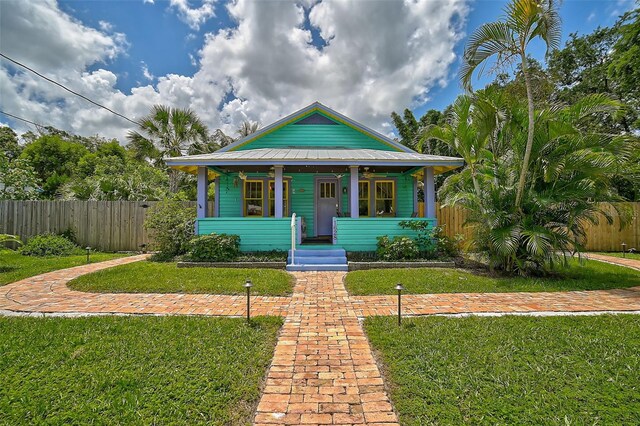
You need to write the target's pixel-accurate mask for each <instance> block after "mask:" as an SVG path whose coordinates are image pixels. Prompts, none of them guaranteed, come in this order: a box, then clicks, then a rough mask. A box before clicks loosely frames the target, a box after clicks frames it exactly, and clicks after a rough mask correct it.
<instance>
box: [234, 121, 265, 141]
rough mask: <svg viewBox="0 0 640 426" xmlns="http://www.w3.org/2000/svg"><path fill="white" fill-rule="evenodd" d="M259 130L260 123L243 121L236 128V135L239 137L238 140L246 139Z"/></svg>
mask: <svg viewBox="0 0 640 426" xmlns="http://www.w3.org/2000/svg"><path fill="white" fill-rule="evenodd" d="M259 128H260V123H258V122H257V121H248V120H245V121H243V122H242V124H241V125H240V127H239V128H238V135H239V136H240V139H242V138H246V137H247V136H249V135H250V134H252V133H255V132H257V131H258V129H259Z"/></svg>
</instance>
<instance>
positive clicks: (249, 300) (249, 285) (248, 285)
mask: <svg viewBox="0 0 640 426" xmlns="http://www.w3.org/2000/svg"><path fill="white" fill-rule="evenodd" d="M251 287H253V283H252V282H251V280H250V279H249V278H247V280H246V281H245V283H244V288H246V289H247V322H249V321H251Z"/></svg>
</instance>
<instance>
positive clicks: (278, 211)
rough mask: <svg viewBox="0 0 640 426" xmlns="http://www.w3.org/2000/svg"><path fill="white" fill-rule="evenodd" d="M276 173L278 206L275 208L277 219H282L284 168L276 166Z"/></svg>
mask: <svg viewBox="0 0 640 426" xmlns="http://www.w3.org/2000/svg"><path fill="white" fill-rule="evenodd" d="M273 169H274V171H275V180H276V186H275V196H276V200H275V203H276V206H275V217H277V218H281V217H282V207H283V206H282V201H283V200H282V198H283V196H282V186H283V185H282V169H283V167H282V166H274V168H273Z"/></svg>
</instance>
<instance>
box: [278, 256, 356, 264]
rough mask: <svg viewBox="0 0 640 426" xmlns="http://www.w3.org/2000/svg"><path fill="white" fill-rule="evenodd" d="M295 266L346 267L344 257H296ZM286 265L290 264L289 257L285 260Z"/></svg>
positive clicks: (345, 258)
mask: <svg viewBox="0 0 640 426" xmlns="http://www.w3.org/2000/svg"><path fill="white" fill-rule="evenodd" d="M295 262H296V264H298V265H300V264H302V265H307V264H308V265H322V264H326V265H346V264H347V257H346V256H298V253H296V257H295ZM287 263H288V264H290V263H291V256H289V257H288V258H287Z"/></svg>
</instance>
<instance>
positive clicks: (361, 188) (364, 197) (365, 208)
mask: <svg viewBox="0 0 640 426" xmlns="http://www.w3.org/2000/svg"><path fill="white" fill-rule="evenodd" d="M358 210H359V211H360V216H369V182H367V181H366V180H361V181H360V182H358Z"/></svg>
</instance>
